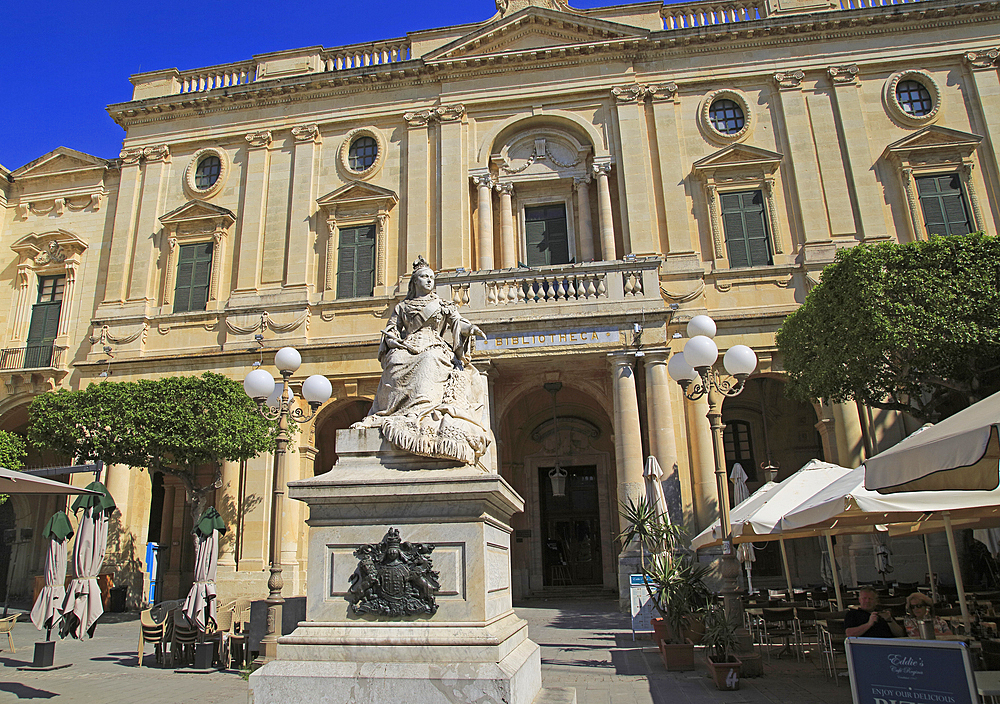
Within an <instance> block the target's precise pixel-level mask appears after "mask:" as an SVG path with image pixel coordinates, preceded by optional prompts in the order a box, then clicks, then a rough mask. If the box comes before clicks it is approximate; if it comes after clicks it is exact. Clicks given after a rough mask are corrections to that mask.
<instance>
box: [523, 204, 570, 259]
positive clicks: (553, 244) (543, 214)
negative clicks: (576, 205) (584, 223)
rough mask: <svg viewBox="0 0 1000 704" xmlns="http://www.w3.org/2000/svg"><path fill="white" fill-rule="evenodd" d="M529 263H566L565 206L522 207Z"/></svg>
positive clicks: (567, 241) (567, 251)
mask: <svg viewBox="0 0 1000 704" xmlns="http://www.w3.org/2000/svg"><path fill="white" fill-rule="evenodd" d="M524 238H525V249H526V253H527V257H528V266H546V265H548V264H569V240H568V230H567V228H566V206H565V205H564V204H562V203H558V204H554V205H540V206H535V207H531V208H525V209H524Z"/></svg>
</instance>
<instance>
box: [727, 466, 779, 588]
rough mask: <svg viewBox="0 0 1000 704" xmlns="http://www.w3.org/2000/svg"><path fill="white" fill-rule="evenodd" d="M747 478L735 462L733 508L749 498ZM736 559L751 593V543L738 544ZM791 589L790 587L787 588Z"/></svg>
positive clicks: (731, 477)
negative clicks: (740, 563) (744, 574)
mask: <svg viewBox="0 0 1000 704" xmlns="http://www.w3.org/2000/svg"><path fill="white" fill-rule="evenodd" d="M747 479H749V477H748V476H747V473H746V470H744V469H743V465H741V464H740V463H739V462H736V463H735V464H734V465H733V471H731V472H730V473H729V481H730V482H732V484H733V507H734V508H735V507H736V506H739V505H740V504H741V503H743V502H744V501H746V500H747V499H749V498H750V489H749V488H748V487H747ZM736 557H737V558H738V559H739V561H740V562H742V563H743V569H745V570H746V573H747V591H748V592H752V591H753V580H752V577H751V570H752V569H753V563H754V562H755V561H756V560H757V555H756V554H755V552H754V549H753V543H740V547H739V549H738V550H737V551H736ZM789 589H791V587H789ZM789 598H791V591H789Z"/></svg>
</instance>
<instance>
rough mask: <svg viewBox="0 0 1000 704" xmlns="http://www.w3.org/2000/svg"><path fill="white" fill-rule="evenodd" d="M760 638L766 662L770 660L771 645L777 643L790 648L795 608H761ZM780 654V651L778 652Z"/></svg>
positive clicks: (793, 635)
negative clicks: (765, 654)
mask: <svg viewBox="0 0 1000 704" xmlns="http://www.w3.org/2000/svg"><path fill="white" fill-rule="evenodd" d="M760 621H761V623H760V628H761V640H762V645H763V647H764V650H765V652H766V653H767V660H768V662H770V661H771V646H772V645H775V643H777V644H778V645H783V646H784V650H791V649H792V645H791V641H792V639H794V638H795V626H794V625H793V623H794V621H795V610H794V609H793V608H791V607H787V608H781V609H768V608H764V609H761V613H760ZM779 655H780V653H779Z"/></svg>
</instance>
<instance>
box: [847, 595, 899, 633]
mask: <svg viewBox="0 0 1000 704" xmlns="http://www.w3.org/2000/svg"><path fill="white" fill-rule="evenodd" d="M858 600H859V601H860V602H861V604H860V606H859V607H851V608H850V609H848V610H847V615H846V616H845V617H844V634H845V635H846V636H848V637H849V638H857V637H859V636H861V637H864V638H900V637H902V636H904V635H906V631H905V630H904V629H903V627H902V626H901V625H900V624H898V623H897V622H896V620H895V619H894V618H893V617H892V614H891V613H890V612H889V611H882V612H879V610H878V593H877V592H876V591H875V590H874V589H872V588H871V587H862V589H861V592H860V593H859V594H858Z"/></svg>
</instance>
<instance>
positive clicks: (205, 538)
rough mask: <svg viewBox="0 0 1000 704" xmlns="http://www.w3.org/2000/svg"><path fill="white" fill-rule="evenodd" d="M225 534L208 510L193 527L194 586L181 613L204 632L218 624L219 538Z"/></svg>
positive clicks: (219, 520)
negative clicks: (217, 571) (216, 601)
mask: <svg viewBox="0 0 1000 704" xmlns="http://www.w3.org/2000/svg"><path fill="white" fill-rule="evenodd" d="M225 532H226V524H225V523H224V522H223V521H222V516H220V515H219V512H218V511H216V510H215V507H213V506H209V507H208V508H207V509H205V513H203V514H202V516H201V518H200V519H199V520H198V524H197V525H195V527H194V548H195V557H194V584H192V585H191V590H190V591H189V592H188V595H187V599H185V600H184V606H183V607H182V611H183V612H184V615H185V616H187V619H188V621H189V622H191V623H192V624H194V626H195V628H197V629H198V630H199V631H201V632H203V633H204V632H205V630H206V629H207V627H208V624H210V623H215V596H216V592H215V574H216V570H217V569H218V565H219V534H220V533H225Z"/></svg>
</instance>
